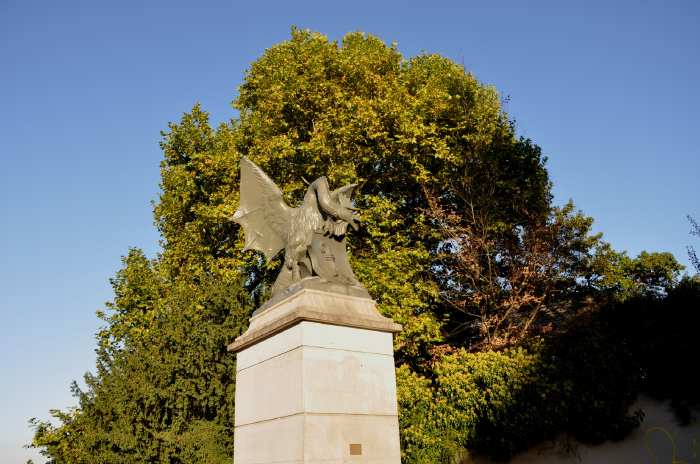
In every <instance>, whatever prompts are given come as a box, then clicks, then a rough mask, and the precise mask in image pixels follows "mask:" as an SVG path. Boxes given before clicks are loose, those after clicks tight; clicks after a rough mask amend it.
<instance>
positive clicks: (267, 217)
mask: <svg viewBox="0 0 700 464" xmlns="http://www.w3.org/2000/svg"><path fill="white" fill-rule="evenodd" d="M356 187H357V184H351V185H346V186H345V187H341V188H338V189H336V190H333V191H331V190H330V188H329V186H328V180H327V179H326V178H325V177H319V178H318V179H316V180H315V181H313V182H312V183H311V184H309V187H308V189H307V190H306V194H305V195H304V201H303V202H302V204H301V205H299V206H298V207H296V208H291V207H290V206H288V205H287V203H286V202H285V201H284V198H283V197H282V191H281V190H280V189H279V187H277V185H275V183H274V182H273V181H272V179H270V178H269V177H268V176H267V174H265V172H263V170H262V169H260V168H259V167H258V166H257V165H256V164H255V163H253V162H252V161H250V160H249V159H248V158H245V157H244V158H241V196H240V204H239V207H238V210H237V211H236V213H235V214H234V215H233V218H232V219H233V220H234V221H235V222H237V223H238V224H240V225H241V226H242V227H243V231H244V233H245V248H244V250H251V249H252V250H258V251H262V252H263V253H264V254H265V257H266V259H267V260H268V261H269V260H271V259H272V258H274V257H275V256H276V255H277V253H279V252H280V251H281V250H282V249H284V265H283V266H282V270H281V271H280V273H279V275H278V276H277V280H276V281H275V283H274V285H273V287H272V297H273V299H276V298H275V297H279V296H280V295H281V294H283V293H284V292H285V291H291V290H293V289H294V288H296V287H299V286H302V287H306V288H316V289H319V290H327V291H331V292H337V293H344V294H348V295H354V296H360V297H369V295H368V294H367V291H366V290H365V289H364V288H363V287H362V285H361V284H360V282H359V281H358V280H357V278H356V277H355V275H354V274H353V272H352V269H351V268H350V263H349V262H348V257H347V251H346V248H345V233H346V231H347V228H348V225H349V226H351V227H352V228H353V229H355V230H357V228H358V226H359V223H360V221H359V217H358V215H357V213H356V209H355V208H354V207H353V204H352V201H351V197H352V193H353V191H354V190H355V188H356Z"/></svg>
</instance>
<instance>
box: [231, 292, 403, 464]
mask: <svg viewBox="0 0 700 464" xmlns="http://www.w3.org/2000/svg"><path fill="white" fill-rule="evenodd" d="M400 328H401V327H400V326H399V325H398V324H395V323H394V322H392V321H391V319H388V318H385V317H383V316H381V315H380V314H379V313H378V312H377V310H376V307H375V303H374V301H372V300H370V299H368V298H358V297H354V296H349V295H339V294H335V293H329V292H324V291H319V290H313V289H307V288H301V289H299V290H298V291H296V292H294V293H293V294H291V295H290V296H289V297H287V298H284V299H283V300H282V301H279V302H277V303H275V304H273V305H270V306H269V307H266V308H264V310H262V311H260V312H258V313H256V314H255V315H254V316H253V317H252V318H251V324H250V328H249V329H248V331H247V332H246V333H245V334H243V335H242V336H241V337H239V338H238V339H237V340H236V341H235V342H234V343H233V344H231V345H230V346H229V350H231V351H235V352H237V365H236V372H237V374H236V423H235V437H234V441H235V448H234V463H235V464H272V463H276V464H286V463H289V464H292V463H295V464H296V463H304V464H321V463H323V464H336V463H337V464H341V463H376V464H380V463H381V464H399V463H400V462H401V458H400V448H399V431H398V412H397V403H396V378H395V370H394V358H393V346H392V332H396V331H398V330H400Z"/></svg>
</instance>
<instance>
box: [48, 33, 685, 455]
mask: <svg viewBox="0 0 700 464" xmlns="http://www.w3.org/2000/svg"><path fill="white" fill-rule="evenodd" d="M234 107H235V109H237V110H238V113H239V117H238V118H237V119H234V120H231V121H228V122H226V123H222V124H220V125H218V126H217V127H212V125H211V124H210V122H209V117H208V115H207V113H206V112H205V111H203V110H202V109H201V108H200V106H199V105H196V106H195V107H194V108H193V109H192V110H191V111H190V112H189V113H186V114H184V115H183V117H182V118H181V120H180V121H179V122H177V123H171V124H170V125H169V127H168V130H166V131H165V132H163V134H162V135H163V140H162V144H161V146H162V149H163V155H164V159H163V161H162V164H161V189H162V192H161V195H160V198H159V200H158V201H157V202H156V204H155V207H154V215H155V221H156V226H157V227H158V230H159V231H160V233H161V236H162V243H161V244H162V253H161V254H159V255H158V256H157V257H156V258H154V259H148V258H147V257H145V256H144V255H143V253H142V252H140V251H139V250H137V249H133V250H130V252H129V254H128V255H127V256H126V257H125V258H124V261H123V267H122V269H121V270H120V271H119V272H118V273H117V275H116V276H115V278H114V279H113V280H112V286H113V288H114V294H115V296H114V299H113V301H112V302H110V303H109V304H108V305H107V308H106V310H105V311H101V312H99V313H98V314H99V316H100V317H101V318H102V319H103V320H104V322H105V326H104V327H103V328H102V329H101V330H100V332H99V333H98V334H97V344H98V345H97V346H98V347H97V353H98V360H97V366H96V370H95V373H94V374H88V375H86V378H85V381H86V384H87V389H85V391H81V390H80V389H78V388H77V386H75V387H74V393H75V394H76V396H77V397H78V400H79V405H78V407H77V408H75V409H71V410H68V411H54V412H52V414H53V416H54V418H55V419H56V420H57V421H58V424H52V423H50V422H41V421H34V427H35V430H36V433H35V437H34V446H37V447H41V448H42V449H43V450H44V452H45V454H46V456H47V457H48V458H49V460H50V462H53V463H82V462H85V463H88V462H89V463H92V462H104V463H131V462H134V463H135V462H161V463H179V462H188V463H189V462H207V463H216V462H228V461H230V456H231V455H232V446H233V442H232V437H233V413H234V407H233V406H234V405H233V399H234V392H233V388H234V385H235V379H234V373H235V368H234V359H235V358H234V356H231V355H227V354H226V353H225V346H226V343H228V342H231V341H232V340H233V339H234V338H235V337H236V336H237V335H238V334H240V333H241V332H242V331H243V330H244V329H245V326H246V324H247V321H248V318H249V315H250V313H251V311H252V309H253V308H255V307H257V306H258V305H259V304H260V303H261V302H263V301H264V300H265V299H266V298H267V296H268V295H269V289H270V286H271V284H272V282H273V280H274V277H275V276H276V274H277V271H278V269H279V267H280V265H281V263H280V260H279V258H277V259H276V260H273V261H272V262H271V263H269V264H268V263H266V262H265V261H264V259H262V257H261V255H259V254H256V253H253V252H245V253H244V252H242V248H243V243H242V234H241V231H240V230H239V228H238V225H236V224H235V223H234V222H232V221H230V219H229V218H230V217H231V216H232V214H233V213H234V211H235V210H236V208H237V206H238V191H239V179H238V164H239V160H240V159H241V157H242V156H247V157H249V158H250V159H252V160H253V161H254V162H255V163H257V164H258V165H260V166H261V167H262V168H263V169H264V170H265V171H266V172H267V173H269V174H270V176H271V177H272V178H273V179H274V180H275V182H276V183H277V184H278V185H279V186H280V188H281V190H282V191H283V194H284V196H285V199H286V200H287V201H288V202H289V203H290V204H296V203H298V202H299V201H300V200H301V198H302V197H303V194H304V191H305V189H306V185H305V184H304V182H303V179H304V178H306V179H312V178H316V177H318V176H320V175H326V176H327V177H328V179H329V182H330V183H331V185H344V184H348V183H358V184H359V185H360V194H359V195H357V197H356V203H357V206H358V207H359V209H360V211H361V212H362V222H363V227H362V228H361V230H360V231H359V233H354V234H351V235H350V237H349V241H348V247H349V249H350V254H351V262H352V265H353V268H354V270H355V273H356V275H357V276H358V278H359V279H360V281H361V282H362V283H363V284H364V285H365V286H366V288H367V289H368V291H369V293H370V294H371V295H372V297H373V298H374V299H375V300H376V301H377V303H378V306H379V309H380V311H381V312H382V313H383V314H385V315H387V316H390V317H392V318H393V319H394V320H395V321H396V322H398V323H400V324H402V325H403V327H404V330H403V331H402V332H401V333H400V334H397V335H396V336H395V339H394V343H395V359H396V361H397V366H398V367H397V381H398V394H399V404H400V411H401V416H400V421H401V439H402V449H403V451H402V452H403V458H404V462H406V463H413V462H415V463H430V462H435V463H438V462H439V463H443V462H449V460H451V459H457V458H459V456H461V455H464V453H465V452H466V451H465V450H466V449H475V450H478V451H486V452H488V450H496V451H494V452H493V453H492V454H499V455H500V456H504V455H507V454H511V453H513V452H515V451H516V450H518V449H521V448H522V447H524V446H527V445H530V444H532V443H535V442H536V441H537V440H540V439H544V438H547V437H550V436H551V435H552V434H553V433H555V432H556V431H557V430H569V431H571V433H578V435H577V436H581V437H588V438H589V439H590V440H597V439H602V438H605V437H608V436H616V435H619V434H620V431H621V430H627V429H629V426H630V424H633V423H634V418H630V417H628V416H627V413H626V407H627V406H629V403H630V401H631V398H630V395H631V393H630V392H632V391H634V389H633V387H632V386H633V385H635V382H636V381H637V379H636V377H634V375H633V374H630V373H629V372H628V371H626V370H624V372H622V373H621V374H620V375H615V374H616V373H619V369H621V366H622V364H620V363H626V364H625V365H632V364H631V363H628V362H627V359H628V356H627V355H628V353H626V352H622V353H620V352H619V351H620V350H619V349H618V348H619V347H617V346H615V345H614V344H610V343H609V341H610V339H609V338H605V337H604V336H603V335H600V337H594V338H593V339H592V340H593V341H590V342H589V340H591V338H590V337H588V335H589V334H590V333H591V332H596V333H599V334H600V333H607V332H605V330H607V329H605V330H603V328H601V327H599V326H598V325H596V324H594V323H590V324H584V323H581V324H582V325H581V326H582V327H584V329H577V330H579V331H578V332H575V331H573V329H572V330H571V331H569V330H568V329H567V330H564V328H566V327H569V326H571V327H574V326H575V324H573V323H572V322H571V321H574V320H582V318H583V319H585V317H584V316H585V315H586V314H587V313H588V312H590V311H591V301H604V300H605V298H603V297H606V298H607V296H609V295H613V296H614V298H610V299H611V300H614V301H618V300H620V301H621V300H623V299H624V298H631V297H632V296H636V295H647V294H649V295H652V294H653V295H656V296H659V297H661V296H663V295H664V294H665V293H666V292H668V291H669V289H671V288H672V287H673V286H674V285H675V283H676V281H677V278H678V272H679V271H680V268H679V266H678V264H677V263H676V262H675V260H674V259H673V257H672V256H670V255H667V254H658V253H646V254H642V255H640V256H639V257H637V258H635V259H630V258H628V257H627V256H626V255H625V254H624V253H618V252H616V251H614V250H613V249H612V248H611V247H610V245H608V244H606V243H605V242H603V241H602V238H601V236H600V235H595V234H592V233H591V225H592V219H591V218H589V217H586V216H585V215H583V214H582V213H581V212H578V211H576V209H575V207H574V206H573V204H572V203H569V204H567V205H565V206H563V207H555V206H554V205H553V204H552V195H551V192H550V189H551V183H550V181H549V177H548V173H547V170H546V167H545V164H546V158H545V157H544V156H543V155H542V153H541V150H540V148H539V147H538V146H537V145H536V144H535V143H534V142H532V141H531V140H526V139H522V138H519V137H517V135H516V133H515V126H514V124H513V123H512V122H511V121H510V120H509V118H508V115H507V114H506V113H505V112H504V111H503V109H502V108H501V106H500V97H499V95H498V93H497V92H496V90H495V89H494V88H492V87H489V86H486V85H483V84H481V83H480V82H478V81H477V80H476V78H475V77H474V76H473V75H472V74H470V73H468V72H466V71H465V70H464V69H463V67H462V66H460V65H458V64H456V63H454V62H453V61H451V60H449V59H447V58H445V57H442V56H439V55H433V54H422V55H419V56H416V57H413V58H409V59H405V58H404V57H402V56H401V54H400V53H399V52H398V50H397V48H396V47H395V46H393V45H392V46H387V45H386V44H384V43H383V42H382V41H381V40H379V39H377V38H376V37H373V36H369V35H365V34H361V33H352V34H348V35H347V36H345V37H344V38H343V40H342V42H341V43H336V42H332V41H329V40H328V39H327V38H326V37H324V36H322V35H320V34H316V33H312V32H308V31H300V30H297V29H293V30H292V33H291V38H290V39H289V40H287V41H285V42H282V43H280V44H278V45H275V46H273V47H271V48H269V49H268V50H266V51H265V53H264V54H263V55H262V56H261V57H260V58H259V59H258V60H257V61H255V62H254V63H253V64H252V65H251V67H250V69H249V70H248V71H247V73H246V75H245V79H244V82H243V84H242V85H241V87H240V89H239V94H238V96H237V98H236V99H235V100H234ZM620 295H626V296H625V297H624V298H622V297H621V296H620ZM605 301H607V300H605ZM552 327H557V328H561V329H562V330H559V331H558V332H557V335H558V336H559V337H564V334H566V333H568V334H570V336H571V337H573V338H572V339H571V340H575V341H576V343H579V344H580V346H581V350H583V351H576V350H574V349H569V350H568V351H565V352H566V353H567V354H566V356H568V357H565V358H563V359H564V361H556V360H554V359H555V358H553V356H555V352H558V351H557V350H560V349H561V350H563V349H564V348H565V347H566V346H567V345H566V344H565V343H563V344H556V343H555V342H554V341H550V342H548V343H547V344H541V343H540V342H538V340H539V339H538V338H537V336H539V335H542V334H545V333H547V332H548V331H552V330H551V329H552ZM533 337H534V338H533ZM559 339H561V338H557V340H559ZM552 340H554V338H553V339H552ZM598 340H604V342H603V341H601V342H600V343H599V344H596V343H597V341H598ZM526 342H527V343H526ZM518 343H520V346H516V344H518ZM528 343H529V344H528ZM573 346H578V345H576V344H574V345H573ZM492 348H498V349H500V350H501V351H499V352H494V351H491V349H492ZM479 350H480V351H479ZM561 350H560V351H561ZM581 353H587V354H586V355H585V356H584V355H582V354H581ZM591 353H592V354H591ZM589 354H590V355H589ZM618 354H619V356H618ZM591 359H593V360H595V362H600V367H596V365H594V364H591V362H590V360H591ZM569 361H570V363H568V362H569ZM562 362H566V363H568V364H566V369H568V370H566V369H561V368H559V367H557V366H560V365H561V363H562ZM597 369H606V372H605V375H606V377H605V381H602V382H599V383H597V384H595V385H593V384H591V382H590V379H592V378H595V377H600V375H599V374H600V373H599V372H598V371H597ZM584 374H585V375H584ZM623 374H624V375H623ZM586 376H588V377H586ZM620 379H626V380H625V381H620ZM577 382H578V383H577ZM608 387H610V388H611V390H610V392H609V393H608V392H607V390H605V388H608ZM576 395H582V396H581V397H582V398H585V399H586V400H585V401H586V402H587V401H588V400H591V399H593V398H596V397H598V396H600V395H602V396H603V399H602V400H600V399H599V400H596V401H591V405H590V406H587V404H588V403H584V404H581V403H580V402H579V401H577V400H576V398H577V396H576ZM575 408H579V409H575ZM566 414H569V415H570V417H571V418H572V419H571V422H562V419H561V417H563V416H562V415H564V416H565V415H566ZM575 419H581V420H580V421H579V425H576V424H575V423H574V420H575ZM509 421H510V422H509ZM508 424H510V426H508ZM576 427H579V428H578V429H577V428H576ZM585 427H588V428H587V429H584V428H585ZM523 430H524V432H523Z"/></svg>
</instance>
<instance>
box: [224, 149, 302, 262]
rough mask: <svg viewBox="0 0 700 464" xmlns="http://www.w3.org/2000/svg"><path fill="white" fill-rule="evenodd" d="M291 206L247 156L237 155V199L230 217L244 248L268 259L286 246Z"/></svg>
mask: <svg viewBox="0 0 700 464" xmlns="http://www.w3.org/2000/svg"><path fill="white" fill-rule="evenodd" d="M291 212H292V208H290V207H289V206H287V204H286V203H285V202H284V199H283V198H282V191H281V190H280V189H279V187H277V186H276V185H275V183H274V182H273V181H272V179H270V178H269V177H268V176H267V174H265V173H264V172H263V170H262V169H260V168H259V167H258V166H257V165H256V164H255V163H253V162H252V161H250V160H249V159H248V158H245V157H243V158H241V199H240V203H239V206H238V210H237V211H236V213H235V214H234V215H233V218H232V219H233V220H234V221H235V222H237V223H238V224H240V225H241V226H242V227H243V231H244V232H245V248H244V250H259V251H262V252H263V253H265V258H267V259H268V260H270V259H271V258H273V257H274V256H275V255H276V254H277V253H279V251H280V250H281V249H283V248H284V247H285V246H286V245H287V232H288V230H289V228H290V227H291Z"/></svg>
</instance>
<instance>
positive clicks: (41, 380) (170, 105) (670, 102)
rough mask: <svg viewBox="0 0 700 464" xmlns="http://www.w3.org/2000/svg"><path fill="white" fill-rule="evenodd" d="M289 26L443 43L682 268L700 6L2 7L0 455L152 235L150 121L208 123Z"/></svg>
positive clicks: (439, 46) (624, 222) (612, 208)
mask: <svg viewBox="0 0 700 464" xmlns="http://www.w3.org/2000/svg"><path fill="white" fill-rule="evenodd" d="M291 25H297V26H299V27H301V28H310V29H313V30H317V31H320V32H323V33H325V34H327V35H328V36H330V37H331V38H334V39H338V38H340V37H342V35H343V34H345V33H346V32H349V31H355V30H361V31H365V32H370V33H372V34H375V35H377V36H379V37H380V38H382V39H383V40H385V41H386V42H393V41H395V42H397V43H398V46H399V49H400V50H401V51H402V52H403V53H404V55H405V56H412V55H415V54H417V53H420V52H421V51H427V52H437V53H441V54H443V55H446V56H448V57H451V58H453V59H454V60H456V61H458V62H462V63H464V65H465V67H466V68H467V69H469V70H471V71H473V72H474V73H475V74H476V76H477V77H478V78H479V79H480V80H481V81H482V82H485V83H489V84H493V85H495V86H496V87H497V88H498V89H499V90H500V91H501V92H502V94H503V95H504V96H509V97H510V102H509V103H508V106H507V109H508V111H509V113H510V114H511V115H512V117H514V118H515V119H516V120H517V122H518V128H519V129H518V130H519V133H520V134H522V135H524V136H527V137H530V138H532V139H533V140H535V141H536V143H538V144H539V145H540V146H541V147H542V149H543V151H544V152H545V153H546V154H547V155H548V156H549V160H550V161H549V169H550V173H551V176H552V179H553V181H554V189H555V193H556V201H557V202H558V203H562V202H564V201H566V200H567V199H568V198H573V199H574V201H575V202H576V204H577V205H578V207H579V208H581V209H582V210H583V211H584V212H585V213H587V214H589V215H591V216H593V217H594V218H595V219H596V229H597V230H598V231H602V232H604V234H605V237H606V239H607V240H608V241H610V242H611V243H612V244H613V246H615V247H616V248H618V249H624V250H628V251H629V252H630V254H633V255H635V254H637V253H638V252H639V251H641V250H643V249H646V250H654V251H671V252H673V253H674V254H675V255H676V257H677V258H678V259H679V260H680V261H682V262H683V263H686V264H687V257H686V254H685V246H686V245H687V244H692V243H693V242H695V245H696V247H698V248H700V243H698V240H697V239H695V238H694V237H691V236H689V235H688V232H689V229H690V227H689V224H688V222H687V221H686V219H685V215H686V214H692V215H694V216H695V217H697V218H698V219H700V202H699V201H698V199H699V198H700V177H699V176H698V173H699V172H700V150H699V149H698V137H697V135H698V131H699V130H700V129H699V128H700V117H699V116H698V108H700V96H699V94H698V82H700V59H699V57H700V3H699V2H697V1H694V0H687V1H682V0H667V1H656V2H649V1H646V2H642V1H629V2H628V1H615V2H611V1H598V2H594V1H585V2H584V1H577V2H574V1H561V0H556V1H549V2H536V1H532V2H530V1H528V2H524V1H513V2H506V1H494V2H487V1H483V0H482V1H479V2H469V1H454V2H451V3H448V2H441V1H436V0H434V1H429V2H425V1H421V2H410V1H402V2H398V1H395V2H386V1H384V2H382V1H376V0H375V1H371V2H366V1H353V2H336V1H328V0H325V1H320V2H304V1H286V2H278V3H271V2H266V1H252V2H251V1H248V2H233V1H231V2H208V1H199V2H194V1H190V2H186V3H184V2H177V1H168V2H162V1H147V2H141V1H139V2H127V1H120V2H95V1H84V2H73V1H67V0H65V1H61V2H48V1H46V2H33V1H26V0H25V1H8V0H0V103H1V104H2V106H1V111H0V159H1V161H2V165H1V168H0V189H1V191H0V218H1V219H0V221H1V223H0V225H1V227H0V253H1V254H0V256H1V258H0V415H1V416H2V420H0V462H1V463H5V462H8V463H10V462H22V463H23V462H24V461H25V460H26V459H27V458H28V457H30V456H36V454H35V453H34V452H31V451H27V450H22V449H21V445H22V444H23V443H25V442H27V441H28V440H29V439H30V436H31V432H30V430H29V429H28V428H27V426H26V423H27V419H28V418H29V417H32V416H37V417H40V418H46V417H47V416H48V409H49V408H58V407H60V408H64V407H66V406H69V405H71V404H74V403H73V399H72V398H71V397H70V394H69V391H68V386H69V383H70V381H71V380H72V379H78V378H81V377H82V374H83V373H84V372H85V371H86V370H90V369H92V367H93V365H94V353H93V348H94V345H95V343H94V337H93V334H94V333H95V331H96V330H97V328H98V326H99V321H98V320H97V318H96V317H95V315H94V312H95V310H97V309H99V308H101V307H103V302H104V301H106V300H108V299H110V297H111V289H110V287H109V283H108V279H109V278H110V277H111V276H112V275H113V274H114V272H115V271H116V270H117V268H118V267H119V265H120V261H119V260H120V256H122V255H123V254H125V253H126V252H127V250H128V247H130V246H139V247H142V248H144V249H145V250H146V252H147V253H148V254H149V255H153V254H154V253H156V252H157V250H158V236H157V234H156V232H155V230H154V228H153V225H152V216H151V205H150V201H151V200H154V199H156V198H157V196H158V180H159V172H158V163H159V160H160V156H161V155H160V150H159V147H158V141H159V131H160V130H162V129H164V128H165V127H166V124H167V123H168V121H173V120H177V119H178V118H179V116H180V114H181V113H182V112H184V111H187V110H189V109H190V108H191V107H192V105H193V104H194V103H195V102H197V101H200V102H202V104H203V106H204V108H205V109H207V110H208V111H210V112H211V114H212V119H213V121H215V122H218V121H223V120H226V119H228V118H231V117H233V116H235V114H234V112H233V110H232V109H231V106H230V101H231V100H232V99H233V98H234V97H235V95H236V89H237V86H238V85H239V84H240V83H241V79H242V77H243V74H244V71H245V69H246V68H247V67H248V66H249V64H250V63H251V62H252V61H253V60H255V59H256V57H258V56H260V54H261V53H262V52H263V50H264V49H265V48H266V47H269V46H271V45H273V44H275V43H277V42H280V41H282V40H285V39H286V38H287V37H288V36H289V29H290V26H291Z"/></svg>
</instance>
